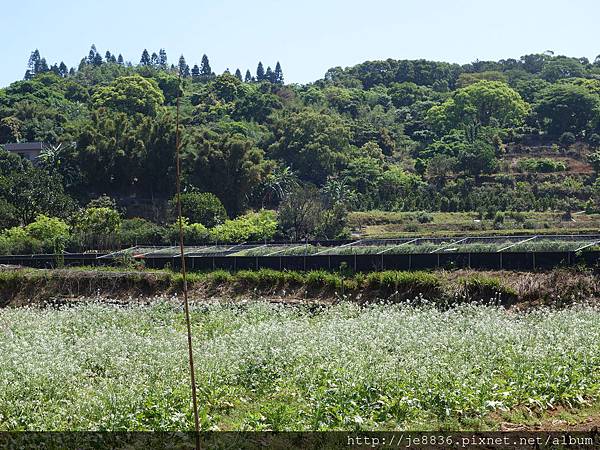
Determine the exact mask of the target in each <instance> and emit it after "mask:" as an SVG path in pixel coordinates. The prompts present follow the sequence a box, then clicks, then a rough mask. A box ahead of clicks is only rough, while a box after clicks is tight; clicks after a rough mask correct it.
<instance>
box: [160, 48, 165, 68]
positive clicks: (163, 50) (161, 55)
mask: <svg viewBox="0 0 600 450" xmlns="http://www.w3.org/2000/svg"><path fill="white" fill-rule="evenodd" d="M158 65H159V66H160V68H161V69H166V68H167V52H166V51H165V49H164V48H161V49H160V50H159V51H158Z"/></svg>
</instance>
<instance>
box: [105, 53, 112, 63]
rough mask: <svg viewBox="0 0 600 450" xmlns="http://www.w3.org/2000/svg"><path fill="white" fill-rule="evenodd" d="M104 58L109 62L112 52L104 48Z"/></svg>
mask: <svg viewBox="0 0 600 450" xmlns="http://www.w3.org/2000/svg"><path fill="white" fill-rule="evenodd" d="M104 59H105V60H106V62H110V60H111V59H112V54H111V53H110V52H109V51H108V50H106V53H105V54H104Z"/></svg>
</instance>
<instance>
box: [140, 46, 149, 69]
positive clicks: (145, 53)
mask: <svg viewBox="0 0 600 450" xmlns="http://www.w3.org/2000/svg"><path fill="white" fill-rule="evenodd" d="M150 64H151V61H150V54H149V53H148V50H146V49H144V51H143V52H142V57H141V58H140V66H149V65H150Z"/></svg>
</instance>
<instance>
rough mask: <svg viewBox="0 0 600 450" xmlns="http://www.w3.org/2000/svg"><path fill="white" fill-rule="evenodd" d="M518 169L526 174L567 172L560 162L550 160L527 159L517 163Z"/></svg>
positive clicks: (564, 165)
mask: <svg viewBox="0 0 600 450" xmlns="http://www.w3.org/2000/svg"><path fill="white" fill-rule="evenodd" d="M517 166H518V167H519V169H521V170H523V171H526V172H536V173H538V172H541V173H550V172H564V171H565V170H567V165H566V164H565V163H564V162H562V161H555V160H553V159H550V158H540V159H535V158H527V159H522V160H521V161H519V162H518V165H517Z"/></svg>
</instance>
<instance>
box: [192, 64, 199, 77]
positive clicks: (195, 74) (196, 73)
mask: <svg viewBox="0 0 600 450" xmlns="http://www.w3.org/2000/svg"><path fill="white" fill-rule="evenodd" d="M198 78H200V67H198V64H194V67H192V79H193V80H197V79H198Z"/></svg>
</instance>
